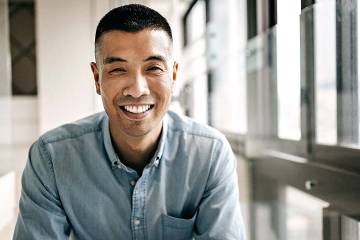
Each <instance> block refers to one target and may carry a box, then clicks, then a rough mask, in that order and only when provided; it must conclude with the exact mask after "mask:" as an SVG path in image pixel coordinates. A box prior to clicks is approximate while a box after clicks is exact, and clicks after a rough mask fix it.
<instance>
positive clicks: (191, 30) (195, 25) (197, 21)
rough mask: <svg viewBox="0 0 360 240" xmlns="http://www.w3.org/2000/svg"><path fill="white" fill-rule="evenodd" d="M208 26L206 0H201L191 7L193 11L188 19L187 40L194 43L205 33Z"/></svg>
mask: <svg viewBox="0 0 360 240" xmlns="http://www.w3.org/2000/svg"><path fill="white" fill-rule="evenodd" d="M205 26H206V9H205V1H203V0H199V1H197V2H196V4H195V6H194V7H193V8H192V9H191V12H190V14H189V16H188V18H187V20H186V28H187V29H186V33H187V42H188V43H192V42H194V41H196V40H198V39H200V38H201V37H203V35H204V34H205Z"/></svg>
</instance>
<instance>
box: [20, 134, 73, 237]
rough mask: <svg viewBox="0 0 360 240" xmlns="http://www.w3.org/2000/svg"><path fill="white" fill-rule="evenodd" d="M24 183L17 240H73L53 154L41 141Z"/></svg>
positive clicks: (31, 156)
mask: <svg viewBox="0 0 360 240" xmlns="http://www.w3.org/2000/svg"><path fill="white" fill-rule="evenodd" d="M21 183H22V191H21V197H20V204H19V210H20V211H19V215H18V219H17V223H16V227H15V232H14V236H13V239H14V240H22V239H26V240H31V239H69V234H70V224H69V222H68V220H67V218H66V215H65V211H64V209H63V208H62V205H61V201H60V199H59V195H58V192H57V188H56V183H55V176H54V171H53V165H52V162H51V158H50V154H49V152H48V151H47V150H46V148H45V144H44V143H43V142H42V141H41V139H40V140H39V141H37V142H36V143H34V144H33V145H32V146H31V148H30V151H29V156H28V160H27V163H26V166H25V169H24V172H23V174H22V179H21Z"/></svg>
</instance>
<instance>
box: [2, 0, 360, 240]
mask: <svg viewBox="0 0 360 240" xmlns="http://www.w3.org/2000/svg"><path fill="white" fill-rule="evenodd" d="M128 3H141V4H144V5H147V6H150V7H152V8H154V9H156V10H158V11H159V12H160V13H161V14H163V15H164V16H165V17H166V18H167V19H168V20H169V22H170V24H171V26H172V28H173V32H174V49H175V57H176V58H177V59H178V61H179V63H180V74H179V79H178V81H177V83H176V90H175V94H174V96H173V100H172V104H171V109H172V110H174V111H177V112H179V113H181V114H184V115H187V116H190V117H192V118H195V119H196V120H197V121H199V122H202V123H206V124H209V125H211V126H213V127H215V128H218V129H219V130H221V131H222V132H223V133H224V134H225V135H226V136H227V138H228V140H229V141H230V143H231V145H232V148H233V151H234V152H235V154H236V156H237V158H238V162H237V163H238V164H237V166H238V176H239V190H240V199H239V201H240V204H241V206H242V210H243V215H244V219H245V223H246V231H247V232H246V234H247V236H248V238H249V239H251V240H286V239H289V240H322V239H324V240H350V239H351V240H352V239H360V225H359V221H360V203H359V199H360V140H359V135H360V127H359V125H360V116H359V113H360V109H359V106H360V105H359V101H360V99H359V93H360V84H359V81H358V79H359V76H358V72H359V69H360V60H358V56H360V53H359V48H360V45H359V44H360V42H359V41H360V40H359V39H360V38H359V36H360V21H359V17H360V6H358V3H357V0H291V1H290V0H151V1H150V0H143V1H126V0H123V1H121V0H76V1H70V0H62V1H57V0H0V59H1V60H0V239H4V240H5V239H11V236H12V232H13V230H14V226H15V222H16V216H17V213H18V201H19V197H20V192H21V186H20V177H21V173H22V170H23V168H24V166H25V163H26V160H27V151H28V149H29V146H30V145H31V143H32V142H34V141H35V140H36V139H37V138H38V137H39V135H40V134H42V133H44V132H45V131H47V130H49V129H52V128H54V127H57V126H59V125H61V124H64V123H67V122H70V121H74V120H77V119H79V118H82V117H84V116H87V115H89V114H92V113H95V112H98V111H102V109H103V108H102V103H101V99H100V98H99V97H98V96H97V95H96V92H95V88H94V82H93V79H92V74H91V71H90V65H89V63H90V62H91V61H94V44H93V41H94V35H95V28H96V25H97V23H98V21H99V19H100V18H101V17H102V16H103V15H104V14H105V13H106V12H107V11H109V10H110V9H112V8H114V7H117V6H120V5H124V4H128Z"/></svg>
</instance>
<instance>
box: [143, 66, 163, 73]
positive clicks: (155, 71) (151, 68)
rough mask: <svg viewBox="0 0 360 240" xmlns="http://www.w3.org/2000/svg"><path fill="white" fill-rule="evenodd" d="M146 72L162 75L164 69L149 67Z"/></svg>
mask: <svg viewBox="0 0 360 240" xmlns="http://www.w3.org/2000/svg"><path fill="white" fill-rule="evenodd" d="M147 71H149V72H153V73H162V72H163V71H164V69H163V68H162V67H160V66H151V67H149V68H148V69H147Z"/></svg>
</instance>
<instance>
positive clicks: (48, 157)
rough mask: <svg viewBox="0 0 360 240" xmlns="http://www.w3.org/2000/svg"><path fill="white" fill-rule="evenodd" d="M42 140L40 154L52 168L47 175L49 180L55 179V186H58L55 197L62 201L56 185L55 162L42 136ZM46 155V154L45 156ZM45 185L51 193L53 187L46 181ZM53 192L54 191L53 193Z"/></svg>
mask: <svg viewBox="0 0 360 240" xmlns="http://www.w3.org/2000/svg"><path fill="white" fill-rule="evenodd" d="M39 141H40V144H39V145H40V146H39V147H40V148H41V151H40V154H41V156H42V158H45V161H46V162H47V165H48V167H49V169H50V171H49V172H47V175H48V178H49V180H52V181H54V185H55V188H56V190H55V191H56V193H57V196H56V195H55V196H54V197H55V198H56V199H57V200H58V201H59V203H60V198H59V192H58V189H57V186H56V179H55V173H54V167H53V163H52V161H51V154H50V153H49V152H48V150H47V149H46V146H45V143H44V141H43V139H42V138H40V139H39ZM44 155H45V156H44ZM44 186H45V187H46V188H47V190H48V191H49V193H51V192H52V191H51V188H50V187H49V186H47V185H45V183H44ZM51 194H52V193H51Z"/></svg>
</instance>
